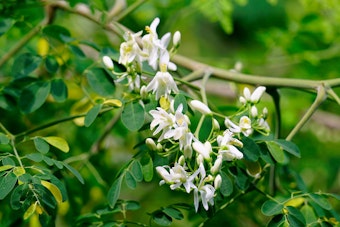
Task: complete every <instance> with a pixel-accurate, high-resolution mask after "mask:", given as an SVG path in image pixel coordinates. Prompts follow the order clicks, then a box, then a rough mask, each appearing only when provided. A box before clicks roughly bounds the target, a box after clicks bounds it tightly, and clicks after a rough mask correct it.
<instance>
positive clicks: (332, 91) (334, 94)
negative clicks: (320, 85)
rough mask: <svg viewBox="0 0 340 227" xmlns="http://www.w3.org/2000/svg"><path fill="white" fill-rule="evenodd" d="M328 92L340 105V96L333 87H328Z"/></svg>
mask: <svg viewBox="0 0 340 227" xmlns="http://www.w3.org/2000/svg"><path fill="white" fill-rule="evenodd" d="M327 94H328V95H330V96H331V97H332V98H333V99H334V100H335V101H336V102H337V103H338V105H340V98H339V96H338V95H337V94H336V93H335V92H334V90H333V89H332V88H328V89H327Z"/></svg>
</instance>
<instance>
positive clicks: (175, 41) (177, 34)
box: [172, 31, 181, 48]
mask: <svg viewBox="0 0 340 227" xmlns="http://www.w3.org/2000/svg"><path fill="white" fill-rule="evenodd" d="M172 42H173V44H174V46H175V47H176V48H177V47H178V46H179V44H180V42H181V33H180V32H179V31H176V32H175V33H174V36H173V38H172Z"/></svg>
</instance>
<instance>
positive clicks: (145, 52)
mask: <svg viewBox="0 0 340 227" xmlns="http://www.w3.org/2000/svg"><path fill="white" fill-rule="evenodd" d="M159 22H160V20H159V18H155V19H154V20H153V22H152V23H151V25H150V26H146V28H145V30H146V32H147V34H145V35H144V36H142V31H139V32H137V33H135V34H132V33H131V32H127V33H126V34H125V35H124V39H125V42H123V43H122V44H121V45H120V57H119V60H118V63H119V64H122V65H124V66H125V67H126V72H124V73H117V72H114V71H113V63H112V60H111V59H110V58H109V57H108V56H104V57H103V59H102V60H103V63H104V65H105V66H106V67H107V68H108V69H110V70H112V71H113V73H114V74H115V75H117V76H118V79H117V80H116V82H124V81H127V83H126V84H127V85H128V87H129V89H130V91H140V92H145V91H146V92H152V93H153V94H155V96H156V99H157V100H159V99H160V98H161V97H162V96H164V97H168V96H169V95H170V94H171V92H174V93H178V88H177V85H176V83H175V81H174V79H173V77H172V75H171V74H170V73H169V70H171V71H175V70H177V66H176V65H175V64H174V63H173V62H171V61H170V56H171V54H173V53H174V52H175V51H176V50H177V48H178V47H179V43H180V39H181V35H180V33H179V32H178V31H177V32H175V33H174V35H173V45H172V48H171V49H170V50H168V49H167V48H168V46H169V43H170V40H171V34H170V33H166V34H165V35H164V36H162V37H161V38H158V34H157V31H156V29H157V27H158V25H159ZM144 62H147V64H148V65H149V66H150V67H151V68H152V69H153V70H155V71H157V73H156V75H155V76H154V77H153V79H152V80H151V82H150V83H147V81H145V80H146V78H145V77H142V76H141V72H142V67H143V63H144ZM145 84H147V86H146V85H145ZM143 86H144V87H143Z"/></svg>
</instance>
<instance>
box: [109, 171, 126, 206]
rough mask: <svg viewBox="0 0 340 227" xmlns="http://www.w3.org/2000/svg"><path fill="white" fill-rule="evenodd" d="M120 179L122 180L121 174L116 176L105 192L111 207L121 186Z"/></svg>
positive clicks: (114, 203) (117, 196)
mask: <svg viewBox="0 0 340 227" xmlns="http://www.w3.org/2000/svg"><path fill="white" fill-rule="evenodd" d="M122 180H123V175H121V176H120V177H119V178H117V179H116V180H115V181H114V182H113V184H112V186H111V187H110V189H109V192H108V194H107V200H108V202H109V205H110V207H111V208H114V206H115V205H116V203H117V200H118V198H119V194H120V189H121V187H122Z"/></svg>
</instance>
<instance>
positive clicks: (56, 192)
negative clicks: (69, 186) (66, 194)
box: [41, 180, 63, 204]
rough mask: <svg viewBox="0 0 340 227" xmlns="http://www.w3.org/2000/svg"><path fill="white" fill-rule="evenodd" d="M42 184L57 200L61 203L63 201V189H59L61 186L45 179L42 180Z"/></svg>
mask: <svg viewBox="0 0 340 227" xmlns="http://www.w3.org/2000/svg"><path fill="white" fill-rule="evenodd" d="M41 184H42V185H43V186H44V187H45V188H47V189H48V190H49V191H50V192H51V193H52V195H53V196H54V198H55V200H56V201H57V202H58V203H59V204H60V203H61V202H62V201H63V196H62V194H61V191H60V190H59V188H58V187H57V186H56V185H54V184H52V183H51V182H48V181H45V180H42V181H41Z"/></svg>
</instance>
